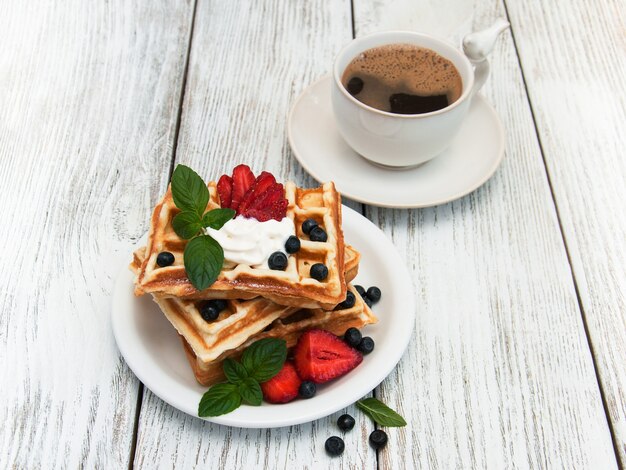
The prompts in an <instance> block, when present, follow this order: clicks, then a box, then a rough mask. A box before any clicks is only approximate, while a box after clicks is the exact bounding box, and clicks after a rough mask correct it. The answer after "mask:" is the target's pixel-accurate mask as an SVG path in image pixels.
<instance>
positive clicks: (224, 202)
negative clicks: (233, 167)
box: [217, 175, 233, 208]
mask: <svg viewBox="0 0 626 470" xmlns="http://www.w3.org/2000/svg"><path fill="white" fill-rule="evenodd" d="M217 194H218V195H219V196H220V205H221V206H222V207H223V208H230V204H231V202H232V199H233V179H232V178H231V177H230V176H228V175H222V176H220V179H219V181H218V182H217Z"/></svg>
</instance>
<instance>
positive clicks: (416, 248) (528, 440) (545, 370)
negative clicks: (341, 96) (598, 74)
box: [355, 1, 616, 468]
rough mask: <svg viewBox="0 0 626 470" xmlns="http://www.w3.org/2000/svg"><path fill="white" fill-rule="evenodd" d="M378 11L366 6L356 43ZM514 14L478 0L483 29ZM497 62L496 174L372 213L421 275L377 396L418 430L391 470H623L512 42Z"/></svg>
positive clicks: (393, 454)
mask: <svg viewBox="0 0 626 470" xmlns="http://www.w3.org/2000/svg"><path fill="white" fill-rule="evenodd" d="M428 3H429V4H430V5H431V6H432V7H433V8H436V5H435V3H434V2H428ZM461 3H462V2H461ZM376 11H379V12H380V11H385V8H384V4H382V3H381V2H371V3H370V2H367V1H359V2H356V3H355V12H357V16H356V18H355V27H356V31H357V35H362V34H365V33H367V32H369V31H371V30H373V29H377V28H376V24H375V22H373V21H372V18H376V17H377V16H376V13H375V12H376ZM410 14H411V13H410V12H406V15H410ZM504 15H505V11H504V8H503V5H502V4H501V3H500V2H498V3H493V2H476V3H475V9H474V27H475V28H480V27H485V26H487V25H489V24H490V22H492V21H493V20H494V19H495V18H496V17H498V16H504ZM361 18H363V21H362V20H361ZM431 28H433V29H436V25H431ZM492 66H493V68H492V76H491V78H490V80H489V82H488V84H487V86H486V88H485V90H484V94H485V95H486V97H487V99H488V100H489V101H490V102H492V103H493V104H494V106H495V108H496V109H497V111H498V113H499V115H500V116H501V118H502V121H503V123H504V127H505V129H506V131H507V147H506V156H505V159H504V162H503V164H502V166H501V168H500V169H499V170H498V171H497V173H496V174H495V176H494V177H493V178H492V179H491V180H490V181H489V182H488V183H487V184H486V185H485V186H484V187H482V188H481V189H479V190H478V191H476V192H474V193H473V194H471V195H469V196H468V197H465V198H463V199H461V200H458V201H455V202H453V203H450V204H447V205H443V206H440V207H436V208H432V209H424V210H410V211H400V210H383V209H376V208H371V209H369V210H368V211H367V213H368V215H369V216H370V217H371V218H372V220H373V221H374V222H375V223H377V224H378V225H380V226H381V228H382V229H383V230H384V231H385V232H386V233H387V234H388V235H389V236H390V237H391V238H392V239H393V240H394V243H395V244H396V246H397V247H398V249H399V250H400V252H401V253H402V254H403V255H404V257H405V259H406V262H407V264H408V265H409V266H410V268H411V269H412V271H413V272H414V273H415V278H414V282H415V287H416V291H417V304H418V311H417V323H416V337H415V339H414V341H413V342H412V344H411V346H410V348H409V350H408V352H407V354H406V355H405V357H404V360H403V361H402V362H401V363H400V365H399V367H398V368H397V369H396V371H395V372H394V373H393V374H392V375H391V376H390V377H388V379H387V380H386V381H384V382H383V384H382V385H381V387H380V389H379V390H378V391H377V392H376V393H377V395H378V396H379V397H382V399H383V400H384V401H385V402H387V403H389V404H390V405H392V406H394V407H396V408H397V409H399V410H400V411H401V413H402V414H403V415H404V416H405V417H407V420H408V421H409V423H410V424H409V426H408V427H407V428H405V429H397V430H396V429H393V430H389V434H390V444H389V445H388V446H387V448H386V449H385V450H384V451H382V452H380V453H379V458H381V461H380V463H381V467H382V468H463V467H472V468H615V466H616V460H615V455H614V452H613V447H612V443H611V435H610V431H609V428H608V426H607V421H606V416H605V413H604V410H603V407H602V401H601V396H600V391H599V388H598V383H597V381H596V376H595V373H594V367H593V362H592V357H591V354H590V351H589V347H588V344H587V339H586V336H585V329H584V325H583V322H582V319H581V313H580V311H579V308H578V302H577V298H576V292H575V289H574V285H573V283H572V275H571V271H570V266H569V263H568V260H567V256H566V252H565V250H564V245H563V240H562V238H561V234H560V230H559V225H558V221H557V217H556V211H555V207H554V204H553V201H552V197H551V193H550V188H549V185H548V181H547V178H546V172H545V167H544V165H543V161H542V156H541V151H540V148H539V145H538V141H537V137H536V135H535V130H534V126H533V121H532V116H531V112H530V108H529V104H528V100H527V97H526V94H525V90H524V84H523V81H522V77H521V74H520V69H519V66H518V62H517V57H516V52H515V48H514V44H513V42H512V38H511V36H510V34H508V33H507V34H506V35H505V37H504V38H503V39H501V40H500V42H499V43H498V45H497V47H496V49H495V50H494V52H493V54H492Z"/></svg>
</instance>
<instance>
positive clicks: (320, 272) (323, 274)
mask: <svg viewBox="0 0 626 470" xmlns="http://www.w3.org/2000/svg"><path fill="white" fill-rule="evenodd" d="M310 274H311V277H312V278H313V279H316V280H318V281H323V280H324V279H326V278H327V277H328V268H327V267H326V266H325V265H324V264H322V263H315V264H314V265H313V266H311V270H310Z"/></svg>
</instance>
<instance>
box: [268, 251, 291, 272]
mask: <svg viewBox="0 0 626 470" xmlns="http://www.w3.org/2000/svg"><path fill="white" fill-rule="evenodd" d="M267 265H268V266H269V268H270V269H276V270H278V271H284V270H285V268H286V267H287V255H286V254H285V253H283V252H282V251H275V252H274V253H272V254H271V255H270V257H269V259H268V260H267Z"/></svg>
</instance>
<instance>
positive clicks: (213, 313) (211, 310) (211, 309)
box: [200, 302, 220, 321]
mask: <svg viewBox="0 0 626 470" xmlns="http://www.w3.org/2000/svg"><path fill="white" fill-rule="evenodd" d="M200 315H202V318H203V319H204V321H215V320H217V317H219V316H220V311H219V310H218V309H217V308H215V305H213V304H211V303H209V302H207V303H206V304H204V305H203V306H202V308H201V309H200Z"/></svg>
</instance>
